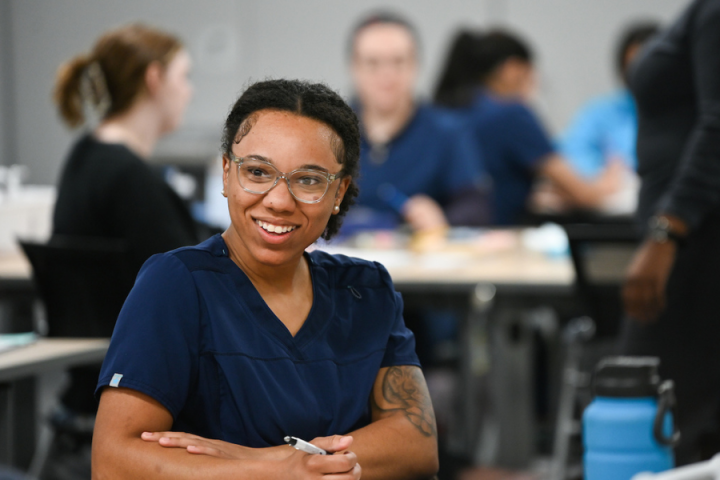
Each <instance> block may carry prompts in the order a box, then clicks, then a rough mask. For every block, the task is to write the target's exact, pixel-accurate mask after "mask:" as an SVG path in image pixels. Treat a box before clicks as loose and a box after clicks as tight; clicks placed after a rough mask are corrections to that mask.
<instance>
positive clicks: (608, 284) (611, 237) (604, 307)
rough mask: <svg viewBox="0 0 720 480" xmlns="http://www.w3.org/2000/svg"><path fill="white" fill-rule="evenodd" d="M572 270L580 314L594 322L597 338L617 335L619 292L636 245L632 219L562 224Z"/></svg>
mask: <svg viewBox="0 0 720 480" xmlns="http://www.w3.org/2000/svg"><path fill="white" fill-rule="evenodd" d="M563 228H564V229H565V232H566V233H567V236H568V242H569V245H570V255H571V257H572V262H573V267H574V268H575V288H576V291H577V293H578V295H579V297H580V299H581V300H582V302H583V306H584V309H585V312H583V313H584V314H587V315H589V316H590V317H592V318H593V320H594V321H595V324H596V327H597V336H611V335H615V334H617V332H618V329H619V326H620V320H621V318H622V315H623V308H622V300H621V295H620V291H621V288H622V283H623V279H624V276H625V272H626V270H627V267H628V265H629V264H630V260H631V259H632V256H633V254H634V253H635V250H636V248H637V246H638V244H639V242H640V234H639V232H638V230H637V227H636V225H635V223H634V222H633V221H632V219H630V218H628V219H626V220H624V221H618V220H614V221H613V222H612V223H607V222H606V223H576V224H566V225H563Z"/></svg>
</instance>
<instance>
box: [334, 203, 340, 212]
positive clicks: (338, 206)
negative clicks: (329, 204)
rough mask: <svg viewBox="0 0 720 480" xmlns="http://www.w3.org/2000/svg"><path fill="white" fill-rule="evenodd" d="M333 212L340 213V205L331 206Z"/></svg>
mask: <svg viewBox="0 0 720 480" xmlns="http://www.w3.org/2000/svg"><path fill="white" fill-rule="evenodd" d="M333 213H340V205H335V206H334V207H333Z"/></svg>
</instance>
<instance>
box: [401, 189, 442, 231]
mask: <svg viewBox="0 0 720 480" xmlns="http://www.w3.org/2000/svg"><path fill="white" fill-rule="evenodd" d="M402 214H403V216H404V217H405V221H406V222H407V223H408V224H409V225H410V226H411V227H412V229H413V230H416V231H419V232H423V231H429V230H437V229H443V228H447V226H448V222H447V219H446V218H445V213H444V212H443V210H442V208H441V207H440V205H438V203H437V202H436V201H435V200H433V199H432V198H430V197H428V196H427V195H422V194H419V195H413V196H412V197H410V199H408V201H406V202H405V204H404V205H403V206H402Z"/></svg>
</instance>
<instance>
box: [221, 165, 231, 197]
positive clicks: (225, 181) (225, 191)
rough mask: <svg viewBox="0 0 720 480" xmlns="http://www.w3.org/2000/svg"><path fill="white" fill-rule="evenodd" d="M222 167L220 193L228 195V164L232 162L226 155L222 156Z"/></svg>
mask: <svg viewBox="0 0 720 480" xmlns="http://www.w3.org/2000/svg"><path fill="white" fill-rule="evenodd" d="M222 162H223V164H222V169H223V189H222V193H223V196H224V197H227V196H228V179H229V178H230V166H231V165H232V162H231V161H230V159H228V157H227V155H223V157H222Z"/></svg>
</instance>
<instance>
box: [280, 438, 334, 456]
mask: <svg viewBox="0 0 720 480" xmlns="http://www.w3.org/2000/svg"><path fill="white" fill-rule="evenodd" d="M285 442H286V443H287V444H289V445H290V446H291V447H293V448H295V449H297V450H300V451H301V452H305V453H310V454H312V455H327V454H328V453H327V452H326V451H325V450H323V449H322V448H320V447H316V446H315V445H313V444H312V443H310V442H306V441H305V440H301V439H299V438H297V437H285Z"/></svg>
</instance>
